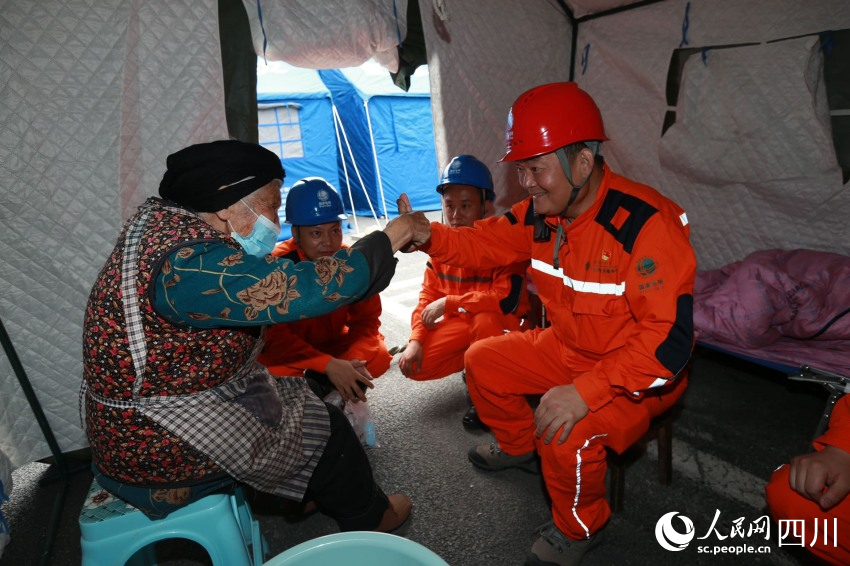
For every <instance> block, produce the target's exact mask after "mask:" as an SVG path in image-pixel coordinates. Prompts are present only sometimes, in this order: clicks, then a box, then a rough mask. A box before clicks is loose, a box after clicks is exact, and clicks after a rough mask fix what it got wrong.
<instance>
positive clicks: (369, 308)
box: [258, 238, 392, 377]
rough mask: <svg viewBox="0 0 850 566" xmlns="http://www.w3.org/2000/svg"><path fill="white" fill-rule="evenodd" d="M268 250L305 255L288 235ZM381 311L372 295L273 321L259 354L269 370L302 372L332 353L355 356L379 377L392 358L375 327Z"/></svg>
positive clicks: (323, 363)
mask: <svg viewBox="0 0 850 566" xmlns="http://www.w3.org/2000/svg"><path fill="white" fill-rule="evenodd" d="M343 247H344V248H345V247H348V246H346V245H345V244H343ZM272 255H274V256H277V257H287V258H288V259H290V260H292V261H293V262H294V263H298V262H299V261H306V259H307V258H306V257H305V256H304V254H303V253H302V252H301V250H299V249H298V247H297V246H296V245H295V240H293V239H292V238H290V239H289V240H286V241H284V242H281V243H279V244H278V245H277V247H275V249H274V252H272ZM380 316H381V297H380V295H374V296H373V297H371V298H369V299H367V300H365V301H360V302H358V303H353V304H351V305H348V306H345V307H342V308H340V309H337V310H335V311H334V312H332V313H329V314H326V315H324V316H319V317H316V318H305V319H302V320H298V321H296V322H289V323H286V324H274V325H272V326H270V327H269V328H268V329H267V330H266V342H265V346H264V347H263V352H262V353H261V354H260V356H259V358H258V360H259V362H260V363H261V364H263V365H265V366H266V367H267V368H269V371H270V372H271V374H272V375H281V376H300V375H303V374H304V370H307V369H310V370H313V371H317V372H319V373H324V372H325V368H326V367H327V365H328V362H329V361H330V360H331V358H339V359H343V360H353V359H357V360H362V361H364V362H366V369H367V370H368V372H369V374H370V375H371V376H372V377H378V376H380V375H383V374H384V373H386V371H387V370H388V369H389V367H390V362H391V361H392V356H391V355H390V354H389V352H388V351H387V346H386V344H385V343H384V336H383V334H381V333H380V332H379V330H378V329H379V328H380V327H381V321H380Z"/></svg>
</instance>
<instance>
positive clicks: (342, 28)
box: [243, 0, 407, 72]
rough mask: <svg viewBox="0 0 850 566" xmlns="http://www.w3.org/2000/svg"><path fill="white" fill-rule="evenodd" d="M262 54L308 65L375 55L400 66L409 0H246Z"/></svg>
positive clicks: (342, 63)
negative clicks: (398, 48) (354, 0)
mask: <svg viewBox="0 0 850 566" xmlns="http://www.w3.org/2000/svg"><path fill="white" fill-rule="evenodd" d="M243 1H244V4H245V9H246V11H247V12H248V18H249V20H250V22H251V35H252V36H253V38H254V49H255V50H256V52H257V54H258V55H260V56H263V57H265V58H266V59H268V60H270V61H286V62H287V63H290V64H292V65H295V66H296V67H305V68H308V69H339V68H341V67H356V66H358V65H360V64H361V63H365V62H366V61H368V60H369V59H375V60H376V61H378V62H379V63H381V64H382V65H384V66H385V67H386V68H387V69H389V70H390V71H393V72H395V71H397V70H398V51H397V49H396V48H397V47H398V44H399V39H400V38H403V37H405V36H406V35H407V0H360V1H358V2H315V1H314V0H287V1H285V2H283V1H281V0H243Z"/></svg>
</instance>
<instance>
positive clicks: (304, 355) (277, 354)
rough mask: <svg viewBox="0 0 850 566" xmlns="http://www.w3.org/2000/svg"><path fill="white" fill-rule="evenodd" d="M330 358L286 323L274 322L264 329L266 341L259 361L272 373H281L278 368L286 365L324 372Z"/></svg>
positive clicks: (282, 372)
mask: <svg viewBox="0 0 850 566" xmlns="http://www.w3.org/2000/svg"><path fill="white" fill-rule="evenodd" d="M330 360H331V356H329V355H328V354H325V353H323V352H320V351H319V350H317V349H316V348H314V347H313V346H311V345H310V344H309V343H308V342H306V341H305V340H303V339H302V338H301V337H300V336H298V334H296V333H295V332H293V330H292V326H291V325H288V324H274V325H272V326H270V327H269V328H268V330H266V343H265V345H264V346H263V352H262V354H260V357H259V362H260V363H261V364H263V365H265V366H266V367H267V368H269V371H270V372H271V374H272V375H283V374H284V373H285V371H283V370H281V369H280V368H284V367H286V366H296V367H302V368H304V369H311V370H313V371H317V372H320V373H324V372H325V368H326V367H327V365H328V362H329V361H330ZM276 368H277V372H276V371H275V369H276Z"/></svg>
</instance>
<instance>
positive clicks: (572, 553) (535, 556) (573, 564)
mask: <svg viewBox="0 0 850 566" xmlns="http://www.w3.org/2000/svg"><path fill="white" fill-rule="evenodd" d="M538 532H539V533H540V537H539V538H538V539H537V540H536V541H534V544H533V545H532V547H531V552H529V553H528V554H527V555H526V557H525V566H577V565H578V564H579V563H580V562H581V559H582V558H583V557H584V555H585V553H586V552H587V551H588V550H590V549H591V548H593V547H594V546H596V544H597V543H598V542H599V533H596V534H595V535H593V536H591V537H590V538H586V539H583V540H572V539H569V538H567V537H566V535H564V533H562V532H561V531H560V529H558V527H556V526H555V523H554V522H551V521H550V522H549V523H546V524H545V525H543V526H542V527H540V528H539V529H538Z"/></svg>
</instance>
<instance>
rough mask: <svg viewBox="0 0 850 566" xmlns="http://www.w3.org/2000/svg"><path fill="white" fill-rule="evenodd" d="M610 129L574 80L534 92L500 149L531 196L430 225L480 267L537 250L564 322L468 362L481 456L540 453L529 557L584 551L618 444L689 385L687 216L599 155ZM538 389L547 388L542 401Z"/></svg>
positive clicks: (540, 561) (547, 297)
mask: <svg viewBox="0 0 850 566" xmlns="http://www.w3.org/2000/svg"><path fill="white" fill-rule="evenodd" d="M607 139H608V138H607V137H606V135H605V131H604V128H603V125H602V118H601V115H600V113H599V109H598V108H597V107H596V104H595V103H594V101H593V99H592V98H591V97H590V96H589V95H588V94H587V93H586V92H584V91H582V90H580V89H579V88H578V86H577V85H576V84H575V83H554V84H547V85H542V86H539V87H536V88H533V89H531V90H529V91H527V92H525V93H523V94H522V95H520V97H519V98H518V99H517V100H516V102H515V103H514V104H513V106H512V107H511V111H510V114H509V115H508V126H507V152H506V154H505V156H504V157H503V159H502V161H505V162H510V163H513V164H514V165H515V167H516V171H517V174H518V175H519V181H520V184H521V185H522V187H523V188H524V189H525V190H526V192H527V193H528V198H526V199H524V200H522V201H520V202H518V203H517V204H515V205H514V206H513V207H512V208H511V209H510V211H508V212H507V213H505V214H504V215H503V216H500V217H495V218H488V219H484V220H481V221H479V222H477V223H476V225H475V227H473V228H463V229H452V228H449V227H447V226H443V225H441V224H438V223H432V224H431V239H430V242H429V244H428V245H427V246H426V247H425V248H424V249H425V250H426V251H427V253H428V254H429V255H430V256H431V257H432V258H434V259H437V260H439V261H441V262H445V263H450V264H459V265H468V266H471V267H481V268H486V267H494V266H498V265H505V264H507V263H511V262H516V261H524V260H529V259H530V260H531V278H532V282H533V284H534V285H535V286H536V288H537V291H538V294H539V297H540V300H541V302H542V303H543V305H544V306H545V307H546V314H547V318H548V320H549V321H550V322H551V326H549V327H547V328H545V329H542V328H537V329H534V330H532V331H529V332H522V333H513V332H512V333H510V334H506V335H504V336H498V337H493V338H487V339H484V340H481V341H479V342H476V343H475V344H473V345H472V346H471V347H470V348H469V350H467V352H466V356H465V360H464V362H465V366H466V376H467V384H468V386H469V392H470V396H471V397H472V402H473V403H474V405H475V407H476V408H477V409H478V413H479V416H480V418H481V420H482V421H483V422H484V423H485V424H486V425H488V426H489V427H490V429H491V430H492V431H493V434H494V435H495V437H496V442H495V443H492V444H484V445H480V446H477V447H475V448H472V449H471V450H470V451H469V460H470V461H471V462H472V464H474V465H475V466H477V467H479V468H482V469H485V470H493V471H496V470H505V469H509V468H520V469H524V470H529V471H533V470H536V468H537V457H538V456H539V458H540V461H541V463H542V472H543V478H544V481H545V483H546V488H547V490H548V492H549V495H550V496H551V499H552V516H553V521H552V522H551V523H548V524H547V525H545V526H543V527H542V528H541V529H540V536H539V538H538V539H537V540H536V541H535V542H534V544H533V546H532V548H531V551H530V552H529V554H528V556H527V560H526V564H533V565H550V564H553V565H564V564H577V563H578V562H579V561H580V560H581V558H582V556H583V555H584V553H585V552H586V551H587V550H588V549H589V548H590V547H591V546H592V544H593V543H594V542H595V541H596V540H598V539H597V537H596V534H597V533H598V531H600V530H601V529H602V528H603V527H604V525H605V523H606V522H607V520H608V518H609V516H610V514H611V511H610V508H609V506H608V503H607V501H606V497H605V495H606V493H605V471H606V462H605V460H606V451H605V450H606V447H607V448H611V449H613V450H615V451H617V452H622V451H624V450H625V449H626V448H628V447H629V446H630V445H632V444H634V443H635V442H636V441H637V440H638V439H639V438H640V437H641V436H642V435H643V434H645V432H646V431H647V429H648V427H649V422H650V420H651V419H652V418H653V417H655V416H657V415H659V414H661V413H662V412H664V411H665V410H667V409H668V408H670V407H671V406H672V405H673V404H674V403H675V402H676V400H677V399H678V398H679V397H680V396H681V395H682V393H683V392H684V390H685V387H686V384H687V379H686V372H685V366H686V364H687V362H688V359H689V357H690V354H691V351H692V348H693V343H694V334H693V296H692V293H693V284H694V276H695V272H696V259H695V257H694V252H693V249H692V248H691V245H690V242H689V227H688V223H687V217H686V216H685V213H684V212H683V210H682V209H681V208H680V207H679V206H677V205H676V204H675V203H673V202H672V201H670V200H669V199H667V198H666V197H664V196H662V195H661V194H659V193H658V192H657V191H656V190H654V189H652V188H651V187H648V186H646V185H642V184H639V183H636V182H634V181H631V180H629V179H626V178H624V177H621V176H620V175H617V174H616V173H614V172H613V171H612V170H611V169H610V168H609V167H608V165H607V164H606V163H605V162H604V161H603V159H602V157H601V156H600V155H599V153H598V151H599V147H600V144H601V142H603V141H605V140H607ZM405 201H406V199H404V198H403V199H401V202H402V203H404V202H405ZM531 396H541V397H540V402H539V405H538V406H537V408H536V409H532V407H531V405H530V404H529V400H528V398H529V397H531Z"/></svg>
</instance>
